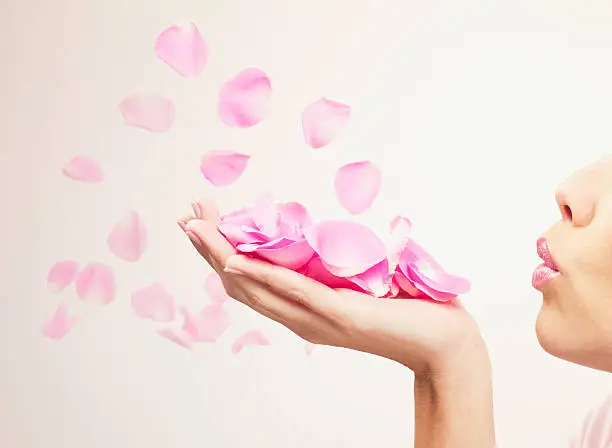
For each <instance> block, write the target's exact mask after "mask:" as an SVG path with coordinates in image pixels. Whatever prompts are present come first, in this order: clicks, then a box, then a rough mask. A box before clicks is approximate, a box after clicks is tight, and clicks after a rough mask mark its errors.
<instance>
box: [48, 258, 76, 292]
mask: <svg viewBox="0 0 612 448" xmlns="http://www.w3.org/2000/svg"><path fill="white" fill-rule="evenodd" d="M78 270H79V265H78V264H77V263H76V262H75V261H69V260H68V261H59V262H57V263H55V264H54V265H53V266H52V267H51V269H50V270H49V274H47V289H48V290H49V291H51V292H62V291H63V290H64V289H65V288H66V287H67V286H68V285H69V284H71V283H72V282H73V281H74V279H75V278H76V276H77V273H78Z"/></svg>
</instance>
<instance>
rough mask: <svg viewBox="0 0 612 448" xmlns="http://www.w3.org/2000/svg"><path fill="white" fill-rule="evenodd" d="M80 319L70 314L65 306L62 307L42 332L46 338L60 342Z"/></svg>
mask: <svg viewBox="0 0 612 448" xmlns="http://www.w3.org/2000/svg"><path fill="white" fill-rule="evenodd" d="M77 321H78V319H77V318H76V317H72V316H70V315H69V314H68V310H67V309H66V307H65V306H63V305H60V306H59V307H58V308H57V309H56V310H55V313H54V314H53V316H52V317H51V318H50V319H49V320H48V321H47V322H45V323H44V324H43V326H42V328H41V331H42V334H43V335H44V336H46V337H47V338H49V339H52V340H54V341H59V340H61V339H63V338H64V336H66V335H67V334H68V333H69V332H70V330H72V327H74V325H75V324H76V323H77Z"/></svg>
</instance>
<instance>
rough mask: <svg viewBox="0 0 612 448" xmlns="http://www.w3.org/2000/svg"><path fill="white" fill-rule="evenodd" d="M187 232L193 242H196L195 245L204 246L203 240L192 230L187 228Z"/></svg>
mask: <svg viewBox="0 0 612 448" xmlns="http://www.w3.org/2000/svg"><path fill="white" fill-rule="evenodd" d="M185 233H186V234H187V236H188V237H189V239H190V240H191V242H192V243H193V244H194V246H203V244H202V240H201V239H200V238H199V237H198V236H197V235H196V234H195V233H193V232H192V231H191V230H186V231H185Z"/></svg>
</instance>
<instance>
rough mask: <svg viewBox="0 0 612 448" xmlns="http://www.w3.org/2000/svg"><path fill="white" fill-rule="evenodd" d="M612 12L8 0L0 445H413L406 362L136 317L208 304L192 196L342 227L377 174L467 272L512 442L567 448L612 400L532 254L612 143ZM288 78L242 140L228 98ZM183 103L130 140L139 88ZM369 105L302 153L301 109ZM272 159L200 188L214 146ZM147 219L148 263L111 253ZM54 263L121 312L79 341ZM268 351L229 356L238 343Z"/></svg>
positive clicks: (500, 418) (289, 338)
mask: <svg viewBox="0 0 612 448" xmlns="http://www.w3.org/2000/svg"><path fill="white" fill-rule="evenodd" d="M177 20H189V21H193V22H194V23H196V24H197V25H198V26H199V28H200V30H201V31H202V34H203V36H204V38H205V40H206V41H207V42H208V44H209V45H210V47H211V56H210V59H209V62H208V65H207V67H206V68H205V70H204V71H203V73H202V75H201V76H199V77H197V78H195V79H183V78H180V77H179V76H177V74H176V73H175V72H173V71H172V70H171V69H169V68H168V67H167V66H166V65H164V64H163V63H161V62H160V61H159V60H158V59H157V58H156V57H155V54H154V53H153V43H154V40H155V37H156V36H157V35H158V34H159V32H161V31H162V30H163V29H164V28H166V27H167V26H169V25H171V24H172V23H173V22H175V21H177ZM610 23H612V6H611V5H610V3H609V2H605V1H603V0H602V1H596V0H583V1H580V2H579V1H570V0H555V1H552V0H512V1H497V2H491V1H487V0H460V1H457V0H433V1H422V2H416V1H413V0H404V1H395V2H394V1H381V0H372V1H369V0H367V1H366V0H311V1H297V0H293V1H286V0H259V1H257V2H253V1H248V0H231V1H226V2H213V1H205V0H198V1H196V0H174V1H162V0H131V1H120V0H106V1H104V2H99V1H91V0H57V1H53V2H44V1H41V0H1V2H0V33H1V35H0V37H1V39H0V56H1V57H2V71H1V72H0V73H1V74H0V100H1V106H0V118H1V119H0V138H1V139H2V141H1V143H0V182H1V187H2V188H0V200H1V202H0V203H1V204H2V209H3V214H2V218H3V219H2V222H1V223H0V230H1V233H0V235H2V236H1V237H0V240H1V243H0V247H1V248H2V250H1V252H0V253H1V255H0V262H1V268H2V270H1V271H0V272H1V274H0V279H1V282H0V298H1V300H0V336H1V337H0V446H6V447H15V448H39V447H40V448H42V447H45V448H49V447H53V448H72V447H74V448H80V447H87V448H97V447H100V448H102V447H110V446H113V447H126V448H127V447H129V448H132V447H148V448H171V447H172V448H174V447H182V448H192V447H193V448H195V447H215V448H216V447H220V448H221V447H223V448H226V447H227V448H230V447H240V448H243V447H257V448H259V447H262V448H263V447H315V446H316V447H318V448H323V447H343V446H346V447H352V448H357V447H371V446H384V447H385V448H394V447H397V448H400V447H406V446H411V444H412V441H411V439H412V434H413V427H412V418H413V411H412V376H411V373H410V372H409V371H408V370H406V369H404V368H402V367H399V366H397V365H394V364H392V363H391V362H388V361H386V360H382V359H377V358H373V357H371V356H367V355H362V354H358V353H350V352H346V351H343V350H337V349H330V348H325V347H320V348H317V349H316V350H315V352H314V353H313V354H312V356H310V357H308V356H307V355H306V354H305V353H304V350H303V344H302V343H301V342H300V341H299V340H297V338H296V337H295V336H294V335H293V334H291V333H290V332H288V331H286V330H284V329H283V328H281V327H279V326H277V325H275V324H274V323H271V322H268V321H265V320H264V319H263V318H260V317H259V316H257V315H255V314H254V313H252V312H249V311H248V310H246V309H244V308H242V307H241V306H239V305H238V304H230V305H229V308H228V309H229V311H230V314H231V315H232V318H233V320H234V325H233V327H232V328H231V329H230V330H229V331H228V334H227V335H225V336H224V337H223V338H222V339H221V340H220V341H219V342H218V343H217V344H214V345H208V346H203V347H201V348H198V350H196V351H195V353H189V352H188V351H186V350H183V349H181V348H180V347H178V346H175V345H173V344H171V343H168V342H167V341H164V340H162V339H161V338H159V336H157V335H156V334H155V332H154V331H153V329H152V328H153V327H152V325H151V324H149V323H147V322H143V321H142V320H139V319H137V318H136V317H135V316H134V315H133V313H132V311H131V309H130V305H129V294H130V292H131V291H133V290H134V289H136V288H138V287H141V286H142V285H143V284H147V283H150V282H153V281H162V282H164V283H165V284H166V285H167V287H168V288H169V290H171V291H172V293H173V294H174V295H175V297H176V298H177V300H179V301H181V302H182V303H192V302H193V303H197V302H198V301H204V300H205V299H204V294H203V288H202V283H203V279H204V277H205V275H206V273H207V272H208V271H207V269H206V268H205V267H204V266H203V263H202V262H201V261H200V260H199V259H198V257H197V256H196V255H195V253H194V250H192V248H191V247H190V245H189V243H188V240H187V238H186V237H185V236H184V234H182V232H181V231H180V230H179V229H178V227H177V226H176V224H175V222H174V219H175V218H176V217H178V216H180V215H182V214H185V213H188V212H189V200H190V199H191V198H192V197H194V196H199V195H211V196H212V197H213V198H215V199H216V200H217V201H218V202H219V203H220V204H221V206H222V209H223V210H224V211H229V210H232V209H234V208H236V207H239V206H242V205H244V204H246V203H248V202H251V201H252V200H253V199H255V198H256V197H257V196H258V195H260V194H261V193H264V192H266V191H268V190H272V191H275V192H278V193H279V196H280V198H281V199H286V200H291V199H297V200H302V201H304V202H305V203H307V204H308V205H309V207H311V208H312V209H313V210H314V213H315V215H317V216H320V217H327V216H340V217H347V215H346V214H345V212H343V211H342V210H341V209H340V207H339V206H338V204H337V202H336V199H335V197H334V194H333V181H332V180H333V173H334V172H335V170H336V169H337V168H338V167H339V166H340V165H342V164H344V163H347V162H351V161H356V160H361V159H366V158H370V159H371V160H373V161H374V162H375V163H376V164H378V166H380V167H381V169H382V171H383V176H384V177H383V190H382V193H381V196H380V197H379V199H378V200H377V202H376V203H375V205H374V207H373V208H372V209H371V210H370V211H369V212H368V213H367V214H366V215H364V216H363V217H361V218H360V219H361V220H363V221H364V222H367V223H369V224H371V225H374V226H382V225H384V224H385V223H386V222H388V220H389V219H390V218H391V217H392V216H394V215H395V214H397V213H404V214H406V215H407V216H408V217H410V218H411V220H412V221H413V223H414V224H415V230H416V233H417V234H418V237H419V238H420V240H421V241H422V242H423V244H424V245H425V247H427V248H428V249H429V250H430V251H431V252H433V253H434V254H436V255H437V257H438V258H439V259H440V261H441V262H442V263H443V264H444V265H445V266H446V267H447V268H448V269H449V270H450V271H452V272H455V273H458V274H461V275H465V276H467V277H469V278H470V279H471V280H472V282H473V290H472V292H471V293H470V294H469V295H468V296H467V297H465V303H466V305H467V306H468V307H469V308H470V310H472V311H473V312H474V313H475V315H476V317H477V319H478V321H479V322H480V324H481V326H482V330H483V332H484V334H485V337H486V339H487V341H488V344H489V347H490V350H491V356H492V360H493V367H494V383H495V407H496V416H497V433H498V440H499V445H500V446H501V447H543V446H550V447H557V446H565V445H566V444H567V443H568V440H569V437H570V434H571V432H572V430H573V429H574V428H575V427H576V426H577V425H578V424H579V423H580V422H581V420H582V418H583V417H584V414H585V413H586V412H587V410H588V409H589V408H590V407H591V406H592V405H594V404H596V403H597V402H599V401H600V400H601V399H603V397H604V396H605V395H607V394H608V392H610V391H612V384H611V382H610V379H608V378H607V377H606V376H605V375H604V374H601V373H598V372H593V371H589V370H587V369H582V368H578V367H575V366H572V365H569V364H567V363H565V362H562V361H559V360H555V359H553V358H551V357H549V356H548V355H546V354H544V353H543V352H542V351H541V350H540V348H539V346H538V345H537V341H536V338H535V334H534V331H533V328H534V322H535V316H536V313H537V310H538V308H539V301H540V299H539V296H538V294H537V293H536V292H534V291H532V290H531V287H530V275H531V271H532V269H533V267H534V266H535V264H536V263H537V257H536V254H535V241H536V238H537V237H538V236H539V234H540V233H541V232H543V231H544V230H545V229H546V227H547V226H548V225H549V224H550V223H551V222H552V221H553V220H554V219H557V215H558V213H557V210H556V205H555V204H554V196H553V194H554V189H555V186H556V184H557V183H558V182H559V181H561V180H562V179H563V178H564V177H565V176H566V175H567V174H569V173H570V172H571V171H572V170H574V169H577V168H579V167H580V166H582V165H583V164H585V163H589V162H591V161H593V160H595V159H597V158H598V157H599V156H600V155H603V154H605V153H606V152H609V148H610V147H611V145H612V133H611V132H610V129H611V127H610V122H611V121H612V83H611V82H610V80H611V79H612V27H610ZM249 66H255V67H259V68H261V69H263V70H265V71H266V72H267V73H268V75H269V76H270V78H271V80H272V83H273V88H274V99H273V113H272V115H271V116H270V117H269V118H268V119H266V120H265V121H263V122H262V123H261V124H260V125H258V126H255V127H254V128H251V129H247V130H236V129H231V128H229V127H227V126H225V125H223V124H222V123H220V122H219V120H218V117H217V115H216V98H217V94H218V91H219V88H220V86H221V85H222V83H223V82H225V81H226V80H227V79H228V78H229V77H231V76H233V75H235V74H236V73H237V72H238V71H240V70H241V69H243V68H246V67H249ZM142 90H150V91H156V92H160V93H162V94H165V95H167V96H169V97H171V98H173V100H174V101H175V103H176V107H177V120H176V123H175V125H174V127H173V128H172V130H171V131H169V132H168V133H165V134H151V133H146V132H141V131H139V130H136V129H134V128H130V127H126V126H124V124H123V122H122V119H121V116H120V114H119V112H118V109H117V104H118V103H119V101H120V100H121V99H122V98H123V97H125V96H126V95H128V94H131V93H133V92H135V91H142ZM321 96H327V97H331V98H334V99H336V100H338V101H341V102H344V103H346V104H349V105H350V106H351V108H352V110H353V116H352V121H351V123H350V125H349V127H348V128H347V130H346V132H345V133H343V134H342V136H341V137H340V138H338V140H337V141H336V142H334V144H333V145H330V146H329V147H327V148H323V149H321V150H318V151H314V150H312V149H309V148H307V147H306V146H305V145H304V143H303V141H302V137H301V135H300V126H299V116H300V113H301V110H302V108H303V107H304V105H305V104H307V103H308V102H311V101H313V100H315V99H317V98H319V97H321ZM225 148H230V149H237V150H243V151H245V152H248V153H250V154H252V155H253V159H252V162H251V165H250V167H249V169H248V170H247V172H246V173H245V175H244V177H243V178H242V179H241V180H240V181H239V182H238V183H236V184H235V185H234V186H232V187H228V188H225V189H220V190H214V189H213V188H212V187H210V186H209V185H208V184H207V183H206V182H205V180H204V179H203V177H202V175H201V173H200V172H199V170H198V165H199V160H200V157H201V155H202V154H203V153H204V151H206V150H208V149H225ZM75 154H86V155H91V156H93V157H95V158H96V159H97V160H98V161H99V162H100V163H101V165H102V166H103V167H104V170H105V174H106V180H105V182H104V183H103V184H100V185H95V186H93V185H77V184H76V183H75V182H71V181H70V180H67V179H66V178H65V177H64V176H62V175H61V172H60V170H61V167H62V166H63V164H64V163H65V162H66V160H68V159H69V158H71V157H72V156H73V155H75ZM132 208H136V209H137V210H138V211H139V212H140V213H141V215H142V216H143V219H144V220H145V222H146V224H147V228H148V231H149V235H150V245H149V248H148V250H147V252H146V253H145V256H144V257H143V259H142V260H141V261H140V262H138V263H135V264H130V263H126V262H123V261H120V260H118V259H116V258H115V257H114V256H113V255H112V254H111V253H110V252H109V251H108V248H107V247H106V243H105V239H106V235H107V233H108V231H109V229H110V228H111V227H112V225H113V224H114V223H115V222H117V220H118V219H119V218H121V217H122V216H124V215H125V213H126V212H127V211H129V210H131V209H132ZM60 259H75V260H78V261H79V262H83V263H85V262H89V261H102V262H105V263H108V264H110V265H112V266H113V267H114V269H115V271H116V273H117V278H118V285H119V290H118V298H117V300H116V302H115V303H114V304H112V305H110V306H108V307H104V308H102V309H100V310H99V311H97V312H96V313H93V315H91V316H89V318H88V319H87V322H85V323H83V324H82V325H79V326H78V327H76V328H75V329H74V331H73V332H72V333H71V334H69V335H68V336H67V337H66V338H65V339H64V340H62V341H61V342H52V341H49V340H47V339H45V338H43V336H42V335H41V334H40V325H41V324H42V322H43V321H44V320H45V319H46V318H47V317H48V316H49V314H50V313H52V312H53V310H54V309H55V307H56V306H57V305H58V303H60V302H61V300H63V299H62V297H64V298H65V296H70V295H74V294H75V293H74V290H73V289H71V290H69V291H67V292H66V293H64V294H63V296H62V297H60V296H58V295H54V294H51V293H49V292H47V291H46V288H45V276H46V274H47V271H48V269H49V267H50V266H51V265H52V264H53V263H54V262H55V261H57V260H60ZM250 328H258V329H261V330H262V331H264V332H265V333H266V334H267V335H268V336H269V338H270V340H271V345H270V346H269V347H255V348H253V349H252V350H245V351H244V352H243V353H241V354H239V355H237V356H235V355H232V354H231V353H230V346H231V342H232V340H233V338H235V337H236V336H237V335H238V334H239V333H240V332H241V331H243V330H245V329H250Z"/></svg>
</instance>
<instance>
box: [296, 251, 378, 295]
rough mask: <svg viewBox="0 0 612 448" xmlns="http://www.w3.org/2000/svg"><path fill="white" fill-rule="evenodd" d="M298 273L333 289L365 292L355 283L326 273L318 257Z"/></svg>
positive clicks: (326, 270)
mask: <svg viewBox="0 0 612 448" xmlns="http://www.w3.org/2000/svg"><path fill="white" fill-rule="evenodd" d="M298 272H299V273H300V274H302V275H305V276H306V277H309V278H311V279H313V280H316V281H318V282H319V283H323V284H324V285H327V286H329V287H330V288H334V289H352V290H355V291H359V292H366V291H365V290H363V289H362V288H360V287H359V286H358V285H357V284H356V283H355V282H352V281H350V280H349V279H347V278H344V277H338V276H336V275H334V274H332V273H331V272H329V271H328V269H327V267H326V266H325V265H324V264H323V261H322V260H321V258H319V257H318V256H315V257H313V258H312V259H311V260H310V261H309V262H308V263H307V264H306V265H304V266H303V267H302V268H300V269H299V270H298Z"/></svg>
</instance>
